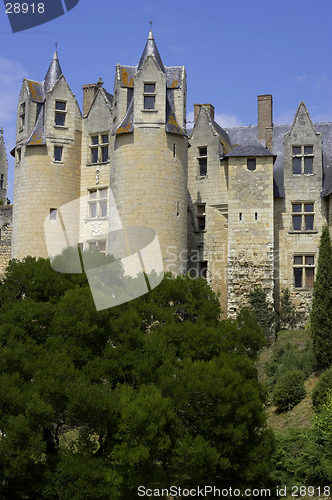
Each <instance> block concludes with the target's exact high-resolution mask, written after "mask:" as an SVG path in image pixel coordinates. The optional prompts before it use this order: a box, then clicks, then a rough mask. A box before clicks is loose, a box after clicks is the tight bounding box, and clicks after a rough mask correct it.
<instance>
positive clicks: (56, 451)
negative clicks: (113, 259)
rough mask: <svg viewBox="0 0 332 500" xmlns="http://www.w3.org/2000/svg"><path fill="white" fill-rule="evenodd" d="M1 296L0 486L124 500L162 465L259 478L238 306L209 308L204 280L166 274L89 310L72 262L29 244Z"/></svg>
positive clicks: (74, 499)
mask: <svg viewBox="0 0 332 500" xmlns="http://www.w3.org/2000/svg"><path fill="white" fill-rule="evenodd" d="M118 272H121V271H120V270H118ZM0 298H1V309H0V342H1V350H0V374H1V375H0V497H1V498H4V499H8V500H23V499H26V500H30V499H33V500H38V499H49V500H83V499H84V500H109V499H110V498H112V499H114V500H116V499H119V500H120V499H131V498H137V486H138V485H140V484H144V485H146V484H150V483H151V481H153V480H154V479H155V477H156V474H157V476H158V477H159V478H160V477H161V476H160V474H161V472H163V474H164V476H163V477H165V481H167V478H170V477H172V478H173V480H174V478H177V477H180V475H181V477H183V475H184V474H185V475H186V477H187V478H188V481H189V482H191V483H192V484H193V485H197V484H204V482H205V484H215V485H219V486H225V487H227V486H232V487H233V488H234V487H236V486H241V485H242V486H244V485H247V486H254V487H257V486H259V485H260V484H263V485H264V482H265V481H266V478H267V475H268V473H269V471H270V469H271V456H272V451H273V438H272V435H271V433H270V431H268V430H267V428H266V422H265V414H264V411H263V403H264V401H265V392H264V391H263V389H262V387H261V386H260V385H259V384H258V382H257V374H256V370H255V368H254V365H253V360H254V359H255V357H256V356H257V352H258V350H260V349H261V348H262V346H263V344H264V338H263V335H262V333H261V331H260V329H259V327H258V326H257V324H256V322H255V320H254V318H253V315H252V313H251V312H250V311H249V310H243V311H242V312H241V313H240V315H239V317H238V319H237V320H236V321H228V320H227V321H220V306H219V302H218V299H217V297H216V296H215V295H214V294H213V292H212V291H211V289H210V288H209V287H208V285H207V284H206V281H205V280H203V279H198V280H190V279H188V278H185V277H179V278H177V279H172V277H171V276H170V275H168V276H166V278H165V279H164V280H163V282H162V283H161V284H160V285H159V286H158V287H157V288H155V289H154V290H153V291H152V292H150V293H148V294H146V295H144V296H142V297H140V298H138V299H135V300H132V301H130V302H127V303H125V304H123V305H121V306H117V307H112V308H110V309H106V310H102V311H99V312H97V311H96V309H95V306H94V302H93V300H92V296H91V292H90V288H89V286H88V282H87V280H86V277H85V276H84V275H83V274H77V275H65V274H60V273H56V272H55V271H53V270H52V269H51V267H50V264H49V262H48V261H47V260H43V259H39V260H38V261H36V260H35V259H33V258H29V257H28V258H26V259H25V260H24V261H23V262H22V263H20V262H15V261H14V262H12V263H11V264H10V266H9V268H8V270H7V273H6V276H5V279H4V281H3V283H2V284H1V286H0ZM257 457H259V460H257Z"/></svg>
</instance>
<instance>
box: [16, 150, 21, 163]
mask: <svg viewBox="0 0 332 500" xmlns="http://www.w3.org/2000/svg"><path fill="white" fill-rule="evenodd" d="M16 153H17V161H18V162H20V161H21V148H18V149H17V150H16Z"/></svg>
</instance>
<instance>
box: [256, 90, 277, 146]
mask: <svg viewBox="0 0 332 500" xmlns="http://www.w3.org/2000/svg"><path fill="white" fill-rule="evenodd" d="M257 105H258V134H257V138H258V140H259V141H260V142H263V143H264V144H265V146H266V147H267V148H268V149H269V150H270V151H272V149H273V116H272V95H271V94H266V95H258V96H257Z"/></svg>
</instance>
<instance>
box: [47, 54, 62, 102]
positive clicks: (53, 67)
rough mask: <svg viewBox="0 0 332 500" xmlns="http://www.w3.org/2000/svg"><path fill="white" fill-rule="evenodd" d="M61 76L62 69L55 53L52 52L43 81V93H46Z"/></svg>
mask: <svg viewBox="0 0 332 500" xmlns="http://www.w3.org/2000/svg"><path fill="white" fill-rule="evenodd" d="M61 75H62V69H61V66H60V63H59V59H58V53H57V51H55V52H54V56H53V59H52V62H51V64H50V67H49V68H48V70H47V73H46V76H45V79H44V92H45V94H46V92H48V91H49V90H50V89H51V88H52V87H53V86H54V84H55V83H56V81H57V80H58V78H59V77H60V76H61Z"/></svg>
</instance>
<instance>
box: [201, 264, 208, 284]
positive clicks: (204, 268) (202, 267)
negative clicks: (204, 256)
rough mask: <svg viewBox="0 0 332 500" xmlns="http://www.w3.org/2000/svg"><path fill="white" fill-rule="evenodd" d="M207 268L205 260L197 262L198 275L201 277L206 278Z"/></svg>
mask: <svg viewBox="0 0 332 500" xmlns="http://www.w3.org/2000/svg"><path fill="white" fill-rule="evenodd" d="M207 269H208V263H207V260H203V261H201V262H200V263H199V275H200V277H201V278H205V279H206V275H207Z"/></svg>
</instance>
